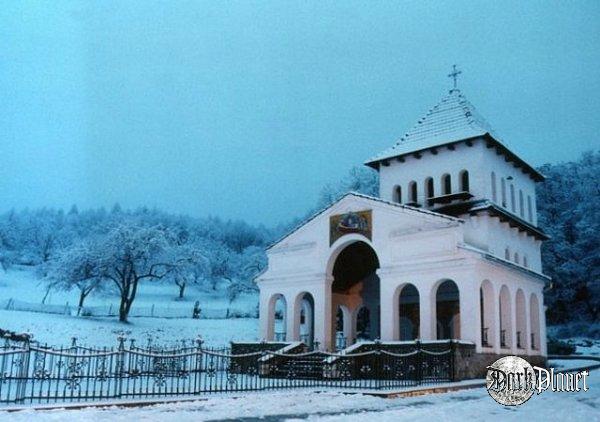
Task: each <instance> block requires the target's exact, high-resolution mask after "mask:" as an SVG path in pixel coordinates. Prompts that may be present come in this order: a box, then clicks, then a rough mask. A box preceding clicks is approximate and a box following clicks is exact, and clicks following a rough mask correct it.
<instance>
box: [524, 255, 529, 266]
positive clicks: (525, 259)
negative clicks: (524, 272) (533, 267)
mask: <svg viewBox="0 0 600 422" xmlns="http://www.w3.org/2000/svg"><path fill="white" fill-rule="evenodd" d="M523 266H524V267H525V268H529V262H527V255H523Z"/></svg>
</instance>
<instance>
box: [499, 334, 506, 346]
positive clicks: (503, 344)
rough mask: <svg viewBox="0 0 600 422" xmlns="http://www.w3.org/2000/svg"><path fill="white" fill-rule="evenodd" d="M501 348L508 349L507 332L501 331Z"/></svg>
mask: <svg viewBox="0 0 600 422" xmlns="http://www.w3.org/2000/svg"><path fill="white" fill-rule="evenodd" d="M500 347H504V348H506V330H500Z"/></svg>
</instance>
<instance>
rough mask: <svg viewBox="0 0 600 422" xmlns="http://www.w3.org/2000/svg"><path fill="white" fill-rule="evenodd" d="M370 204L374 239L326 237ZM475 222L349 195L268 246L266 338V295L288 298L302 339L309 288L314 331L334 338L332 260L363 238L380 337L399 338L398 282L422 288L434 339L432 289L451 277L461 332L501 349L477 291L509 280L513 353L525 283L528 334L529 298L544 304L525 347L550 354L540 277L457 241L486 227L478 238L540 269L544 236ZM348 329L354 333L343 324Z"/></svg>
mask: <svg viewBox="0 0 600 422" xmlns="http://www.w3.org/2000/svg"><path fill="white" fill-rule="evenodd" d="M368 209H370V210H372V240H368V239H366V238H365V237H364V236H362V235H360V234H347V235H344V236H342V237H341V238H339V239H338V240H337V241H336V242H335V243H334V244H333V245H330V244H329V221H330V220H329V217H330V216H331V215H336V214H341V213H346V212H349V211H363V210H368ZM476 221H477V223H476V225H474V226H473V227H471V228H469V227H470V222H469V221H467V223H461V222H460V221H458V220H457V219H453V218H445V217H440V216H435V215H430V214H428V213H424V212H420V211H415V210H410V209H405V208H403V207H397V206H393V205H389V204H387V203H382V202H378V201H375V200H370V199H366V198H363V197H360V196H354V195H349V196H346V197H345V198H343V199H342V200H341V201H340V202H338V203H337V204H335V205H334V206H333V207H331V208H330V209H328V210H326V211H325V212H323V213H322V214H321V215H319V216H317V217H316V218H314V219H313V220H311V221H309V222H308V223H307V224H306V225H304V226H302V227H301V228H300V229H298V230H297V231H295V232H293V233H292V234H291V235H290V236H288V237H287V238H285V239H283V240H282V241H281V242H279V243H278V244H277V245H275V246H274V247H273V248H271V249H270V250H269V251H268V258H269V267H268V270H267V271H266V272H265V273H264V274H262V275H261V276H260V277H259V279H258V280H257V282H258V284H259V287H260V301H261V304H260V312H261V338H265V339H269V338H271V337H272V329H271V328H270V327H271V324H272V318H271V316H270V315H269V300H270V299H271V298H272V297H273V295H276V294H281V295H283V296H284V297H285V301H286V304H287V312H286V314H287V321H286V323H287V329H286V334H287V340H288V341H297V340H298V339H299V337H300V334H301V333H300V330H299V323H298V318H299V309H300V308H299V305H298V298H299V297H301V295H302V294H304V293H309V294H310V295H311V296H312V297H313V300H314V318H315V319H314V338H315V340H316V341H318V342H319V343H320V344H321V345H322V347H324V348H327V349H331V347H332V345H333V341H334V339H335V337H334V332H335V328H334V323H335V322H334V317H335V313H334V312H335V307H334V306H333V305H334V302H335V303H337V301H336V299H335V298H334V297H333V295H332V292H331V283H332V281H333V278H332V274H331V271H332V267H333V263H334V262H335V259H336V257H337V255H338V254H339V252H341V251H342V250H343V249H344V248H345V247H346V246H348V245H349V244H351V243H353V242H355V241H358V240H360V241H364V242H365V243H367V244H369V245H370V246H371V247H372V248H373V250H374V251H375V253H376V254H377V256H378V259H379V262H380V269H379V270H378V271H377V275H378V276H379V278H380V314H379V316H380V333H381V338H382V340H386V341H392V340H394V341H395V340H398V339H399V329H398V328H399V318H397V317H398V312H399V308H398V291H399V290H398V289H400V288H401V286H403V285H406V284H407V283H411V284H413V285H414V286H415V287H416V288H417V291H418V292H419V299H420V301H419V305H420V338H421V339H423V340H434V339H436V333H437V331H436V316H435V312H436V311H435V308H436V302H435V289H436V286H437V285H439V284H440V283H441V282H442V281H443V280H446V279H450V280H453V281H454V282H455V283H456V284H457V286H458V288H459V296H460V338H461V339H462V340H466V341H472V342H473V343H475V345H476V350H477V351H478V352H482V351H488V352H489V351H490V350H492V351H493V352H494V353H500V352H501V350H500V347H499V335H500V334H499V330H500V328H499V327H500V323H499V315H498V313H499V312H498V311H499V310H498V308H497V307H496V310H495V311H494V312H493V314H492V315H491V316H490V315H488V316H486V319H485V320H486V321H491V322H489V325H490V326H491V328H492V330H493V332H490V333H489V336H490V339H493V341H491V344H492V346H491V348H483V347H482V346H481V327H482V326H481V315H480V306H479V303H480V302H479V300H480V296H479V295H480V293H479V292H480V287H481V285H482V283H483V282H484V281H486V280H487V281H488V282H489V283H490V284H491V286H492V291H493V292H494V296H495V297H494V299H493V300H494V301H496V304H497V301H498V295H499V292H500V290H501V288H502V286H503V285H506V286H507V288H508V289H509V293H510V294H509V296H510V300H511V311H510V312H511V320H512V326H511V327H512V328H511V332H510V333H509V335H510V336H511V337H510V340H511V341H510V342H509V344H510V351H511V352H519V353H521V354H522V353H523V350H517V349H516V329H514V328H515V321H517V320H519V321H521V322H522V321H523V315H519V314H517V313H516V312H517V306H516V302H515V301H516V292H517V290H518V289H522V291H523V294H524V296H525V298H526V299H527V300H526V306H525V312H526V314H525V316H524V317H525V324H526V327H527V328H526V331H527V333H526V335H527V338H528V339H529V338H530V335H531V331H532V329H531V321H534V322H535V321H536V320H535V318H533V319H532V317H531V309H530V308H531V306H530V300H529V298H530V297H531V296H532V295H534V296H535V298H536V299H537V301H538V303H539V306H538V308H539V310H538V312H537V313H536V314H534V315H537V321H539V326H540V329H539V334H538V335H539V336H540V338H539V339H537V340H536V342H538V344H540V345H541V349H540V348H538V350H531V347H530V346H529V345H528V346H527V349H526V351H525V352H526V353H528V354H540V353H542V354H543V353H545V333H544V331H543V326H544V324H545V319H544V315H543V292H542V289H543V282H541V281H540V280H539V279H537V278H536V277H535V276H532V275H530V274H528V273H526V272H525V271H520V270H518V269H516V268H511V267H508V266H506V265H504V264H501V263H496V262H493V261H489V260H486V259H485V258H484V257H482V256H481V255H479V254H478V253H477V252H474V251H471V250H468V249H464V248H461V247H460V245H462V244H464V243H465V242H467V239H468V238H469V236H473V237H477V236H476V234H475V231H477V230H479V231H480V232H482V233H484V235H483V237H479V239H484V240H485V242H487V244H488V245H489V246H490V249H492V251H493V252H494V254H495V255H501V253H500V252H501V249H500V248H502V247H503V246H502V245H503V244H504V243H506V242H510V244H512V245H517V246H519V248H520V249H519V254H520V256H522V255H524V254H527V255H529V257H530V258H529V259H530V260H531V261H530V267H531V269H532V270H534V271H538V270H539V269H541V266H540V264H539V260H538V261H536V260H535V259H537V258H539V242H537V243H535V242H532V240H531V238H530V237H527V236H525V235H524V234H518V233H517V231H516V230H515V229H508V228H507V227H505V226H503V225H502V224H501V223H500V222H499V220H498V219H497V218H491V217H486V216H478V217H477V218H476ZM470 230H471V231H473V233H471V232H470ZM515 250H516V248H515ZM536 252H537V254H536ZM520 309H522V307H521V308H520ZM518 318H519V319H518ZM521 326H522V323H521ZM345 331H346V334H348V335H350V336H351V335H352V333H351V332H350V331H349V330H346V327H345ZM526 344H529V342H527V343H526ZM513 348H514V350H513Z"/></svg>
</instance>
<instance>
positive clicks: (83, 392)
mask: <svg viewBox="0 0 600 422" xmlns="http://www.w3.org/2000/svg"><path fill="white" fill-rule="evenodd" d="M416 344H417V346H416V347H415V348H414V350H413V351H411V352H408V353H394V352H392V351H388V350H385V348H384V347H383V346H384V345H381V346H379V345H375V346H373V347H374V349H373V350H369V351H366V352H362V353H356V354H333V353H326V352H322V351H310V352H302V351H301V350H294V351H290V352H288V353H279V352H277V351H275V352H273V351H267V350H262V351H256V352H252V353H243V354H242V353H240V354H235V355H234V354H231V353H230V349H207V348H205V347H203V344H202V341H200V340H198V341H196V342H188V343H185V342H182V343H179V345H176V346H171V347H159V346H158V345H148V347H137V346H136V345H135V343H134V342H125V340H124V339H123V338H121V339H120V340H119V343H118V345H117V347H114V348H100V349H92V348H86V347H81V346H79V345H77V344H76V342H75V341H73V343H72V345H71V346H70V347H63V348H54V347H49V346H44V345H40V344H37V343H33V342H32V343H29V342H25V343H21V344H16V343H11V344H9V342H8V341H7V342H6V343H5V344H4V345H3V346H0V404H3V405H10V404H29V403H64V402H89V401H110V400H122V399H138V398H151V397H168V396H185V395H197V394H204V393H215V392H233V391H257V390H276V389H285V388H301V387H313V388H314V387H318V388H321V387H339V388H344V389H353V388H355V389H360V388H367V389H386V388H399V387H407V386H414V385H421V384H436V383H441V382H448V381H452V380H454V376H453V373H454V356H455V352H454V350H455V345H454V344H453V343H452V342H449V343H448V345H443V344H442V345H439V346H441V347H439V348H438V349H436V350H435V351H433V350H423V349H422V348H421V346H420V345H419V343H418V342H416Z"/></svg>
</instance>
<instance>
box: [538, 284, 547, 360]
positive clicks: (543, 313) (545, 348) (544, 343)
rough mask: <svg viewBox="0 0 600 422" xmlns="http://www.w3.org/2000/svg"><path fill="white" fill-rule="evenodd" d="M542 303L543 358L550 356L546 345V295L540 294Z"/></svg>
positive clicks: (541, 338) (541, 333) (541, 334)
mask: <svg viewBox="0 0 600 422" xmlns="http://www.w3.org/2000/svg"><path fill="white" fill-rule="evenodd" d="M538 297H539V298H540V299H539V302H540V304H541V305H540V306H539V308H540V339H539V342H540V346H539V347H540V353H541V355H542V356H548V345H547V344H546V341H547V339H546V305H544V294H543V292H540V294H539V296H538Z"/></svg>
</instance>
